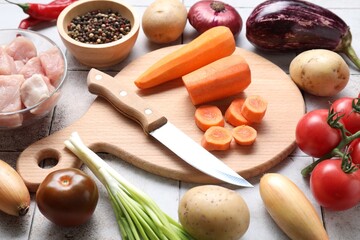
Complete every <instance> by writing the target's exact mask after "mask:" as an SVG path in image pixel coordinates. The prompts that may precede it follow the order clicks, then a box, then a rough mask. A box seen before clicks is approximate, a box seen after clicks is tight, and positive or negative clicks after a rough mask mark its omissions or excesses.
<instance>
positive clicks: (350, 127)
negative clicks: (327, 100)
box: [331, 97, 360, 134]
mask: <svg viewBox="0 0 360 240" xmlns="http://www.w3.org/2000/svg"><path fill="white" fill-rule="evenodd" d="M331 108H332V109H333V111H334V112H337V113H338V115H340V116H341V115H343V116H342V118H341V122H342V123H343V124H344V126H345V128H346V130H347V131H349V132H350V133H351V134H354V133H356V132H357V131H360V98H351V97H342V98H339V99H337V100H336V101H335V102H333V103H332V104H331Z"/></svg>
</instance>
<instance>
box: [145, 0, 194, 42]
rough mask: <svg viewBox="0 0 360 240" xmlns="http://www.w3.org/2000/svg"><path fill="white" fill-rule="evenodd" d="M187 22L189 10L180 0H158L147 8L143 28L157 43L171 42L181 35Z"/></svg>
mask: <svg viewBox="0 0 360 240" xmlns="http://www.w3.org/2000/svg"><path fill="white" fill-rule="evenodd" d="M186 22H187V10H186V7H185V5H184V4H183V3H182V2H181V1H179V0H156V1H155V2H153V3H152V4H151V5H150V6H149V7H147V8H146V10H145V12H144V15H143V17H142V29H143V31H144V33H145V35H146V37H147V38H148V39H149V40H150V41H152V42H155V43H169V42H173V41H175V40H176V39H178V38H179V37H180V35H181V34H182V33H183V31H184V28H185V25H186Z"/></svg>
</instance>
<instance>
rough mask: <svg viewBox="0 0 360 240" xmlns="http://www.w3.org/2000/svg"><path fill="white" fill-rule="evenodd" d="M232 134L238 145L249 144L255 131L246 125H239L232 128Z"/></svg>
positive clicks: (251, 142) (253, 139)
mask: <svg viewBox="0 0 360 240" xmlns="http://www.w3.org/2000/svg"><path fill="white" fill-rule="evenodd" d="M232 136H233V138H234V140H235V142H236V143H237V144H239V145H251V144H253V143H254V142H255V139H256V137H257V131H256V130H255V129H254V128H253V127H251V126H248V125H241V126H238V127H236V128H234V129H233V130H232Z"/></svg>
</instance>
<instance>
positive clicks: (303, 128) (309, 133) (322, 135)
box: [295, 109, 341, 157]
mask: <svg viewBox="0 0 360 240" xmlns="http://www.w3.org/2000/svg"><path fill="white" fill-rule="evenodd" d="M328 114H329V111H328V110H327V109H317V110H313V111H311V112H308V113H306V114H305V115H304V116H303V117H302V118H301V119H300V121H299V122H298V124H297V126H296V132H295V135H296V143H297V145H298V146H299V148H300V149H301V150H302V151H303V152H304V153H306V154H308V155H309V156H312V157H321V156H323V155H325V154H326V153H329V152H330V151H331V150H332V149H334V148H335V147H336V146H337V145H338V144H339V143H340V141H341V132H340V131H339V130H338V129H336V128H332V127H331V126H330V125H329V124H328V122H327V119H328Z"/></svg>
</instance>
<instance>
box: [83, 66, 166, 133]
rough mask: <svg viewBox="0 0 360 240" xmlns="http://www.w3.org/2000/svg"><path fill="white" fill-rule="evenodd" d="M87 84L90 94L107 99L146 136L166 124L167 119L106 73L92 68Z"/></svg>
mask: <svg viewBox="0 0 360 240" xmlns="http://www.w3.org/2000/svg"><path fill="white" fill-rule="evenodd" d="M87 84H88V88H89V91H90V92H91V93H93V94H97V95H99V96H101V97H103V98H105V99H107V100H108V101H109V102H110V103H111V104H112V105H113V106H114V107H115V108H116V109H117V110H118V111H119V112H120V113H122V114H123V115H125V116H127V117H128V118H130V119H132V120H134V121H136V122H138V123H139V124H140V125H141V127H142V128H143V130H144V132H145V133H146V134H149V133H150V132H152V131H153V130H155V129H157V128H159V127H161V126H163V125H164V124H165V123H166V122H167V119H166V118H165V117H164V116H163V115H162V114H160V113H159V112H157V111H156V110H155V109H154V108H153V107H152V106H150V105H149V104H148V103H146V102H145V100H144V99H142V98H141V97H139V96H138V95H137V94H136V93H135V92H133V91H131V90H129V89H128V87H127V86H125V85H123V84H121V82H120V81H118V80H117V79H114V78H113V77H111V76H110V75H108V74H106V73H103V72H101V71H99V70H97V69H94V68H92V69H91V70H90V71H89V74H88V77H87Z"/></svg>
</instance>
